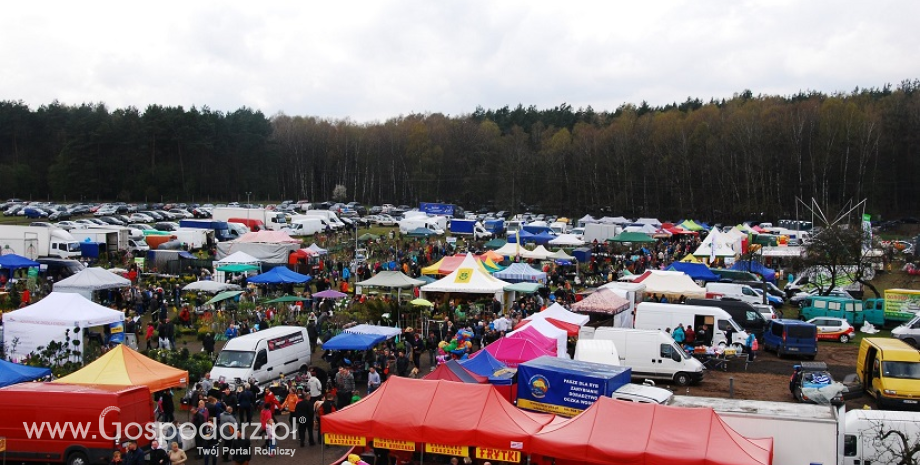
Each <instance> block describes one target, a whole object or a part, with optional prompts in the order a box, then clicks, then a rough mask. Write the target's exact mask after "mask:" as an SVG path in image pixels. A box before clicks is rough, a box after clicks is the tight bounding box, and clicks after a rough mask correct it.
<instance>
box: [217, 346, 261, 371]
mask: <svg viewBox="0 0 920 465" xmlns="http://www.w3.org/2000/svg"><path fill="white" fill-rule="evenodd" d="M255 357H256V353H255V352H244V351H241V350H222V351H220V355H218V356H217V361H216V362H214V366H215V367H221V368H249V367H251V366H252V361H253V359H255Z"/></svg>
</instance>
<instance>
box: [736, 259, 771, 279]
mask: <svg viewBox="0 0 920 465" xmlns="http://www.w3.org/2000/svg"><path fill="white" fill-rule="evenodd" d="M731 269H733V270H735V271H749V272H751V273H754V274H759V275H760V276H763V279H764V281H767V282H771V283H776V271H775V270H773V269H771V268H767V267H765V266H763V264H762V263H760V262H754V261H750V260H739V261H737V262H735V264H734V265H732V268H731Z"/></svg>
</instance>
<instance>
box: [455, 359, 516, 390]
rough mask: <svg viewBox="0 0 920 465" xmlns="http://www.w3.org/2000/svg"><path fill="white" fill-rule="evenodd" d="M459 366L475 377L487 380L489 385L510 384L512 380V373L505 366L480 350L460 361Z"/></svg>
mask: <svg viewBox="0 0 920 465" xmlns="http://www.w3.org/2000/svg"><path fill="white" fill-rule="evenodd" d="M460 365H462V366H463V368H466V369H467V370H470V371H472V372H473V373H476V374H477V375H482V376H485V377H487V378H489V383H490V384H495V385H503V384H511V383H512V380H513V378H514V372H513V371H509V370H508V366H507V365H505V364H504V363H502V362H500V361H499V360H498V359H497V358H495V357H493V356H492V354H490V353H488V352H486V351H484V350H480V351H479V352H477V353H476V354H475V355H474V356H473V357H472V358H468V359H466V360H461V361H460Z"/></svg>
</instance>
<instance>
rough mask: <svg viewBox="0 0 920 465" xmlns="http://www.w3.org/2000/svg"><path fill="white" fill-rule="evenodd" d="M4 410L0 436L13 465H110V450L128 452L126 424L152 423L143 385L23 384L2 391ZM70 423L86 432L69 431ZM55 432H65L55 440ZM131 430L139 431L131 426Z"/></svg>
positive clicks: (145, 442)
mask: <svg viewBox="0 0 920 465" xmlns="http://www.w3.org/2000/svg"><path fill="white" fill-rule="evenodd" d="M0 406H2V408H3V415H2V416H0V437H5V438H6V453H5V456H6V457H5V458H6V460H8V461H9V462H11V463H18V462H53V463H66V464H68V465H90V464H108V463H109V460H110V459H111V458H112V452H114V451H115V450H122V451H124V449H123V445H124V444H125V443H126V442H127V440H128V439H127V438H126V437H125V433H126V431H125V425H128V424H137V425H140V427H141V428H148V427H152V423H153V421H154V417H153V400H152V397H151V395H150V391H149V390H148V389H147V387H145V386H104V385H96V386H86V385H77V384H59V383H20V384H14V385H11V386H6V387H4V388H0ZM110 407H116V409H111V408H110ZM116 422H117V423H118V424H120V425H121V427H122V430H121V435H120V436H119V434H118V428H117V426H116ZM24 423H25V425H24ZM68 423H70V424H71V425H76V426H83V427H84V428H86V429H85V430H84V431H83V432H78V430H76V428H73V429H70V428H65V426H66V425H67V424H68ZM100 424H101V425H102V430H100ZM38 428H43V430H41V431H40V432H39V430H38ZM52 428H59V429H58V431H62V432H63V433H62V434H55V435H54V436H52V434H51V429H52ZM29 430H30V431H31V435H30V434H29V433H30V431H29ZM145 431H148V430H146V429H145ZM129 432H130V433H131V434H132V436H134V435H138V434H140V433H141V432H139V431H136V430H135V429H134V427H133V426H132V428H131V429H130V431H129ZM141 436H142V437H141V438H140V439H138V441H137V443H138V447H149V444H150V441H149V439H148V438H146V437H144V436H145V435H143V434H142V435H141ZM109 438H111V439H109Z"/></svg>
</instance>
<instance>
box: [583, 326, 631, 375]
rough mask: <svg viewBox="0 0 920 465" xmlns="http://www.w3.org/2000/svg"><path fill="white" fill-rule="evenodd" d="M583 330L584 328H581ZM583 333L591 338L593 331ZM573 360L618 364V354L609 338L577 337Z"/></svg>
mask: <svg viewBox="0 0 920 465" xmlns="http://www.w3.org/2000/svg"><path fill="white" fill-rule="evenodd" d="M587 329H594V328H587ZM583 330H585V329H584V328H583ZM585 333H586V334H588V335H589V336H590V337H591V338H593V337H594V336H593V331H592V332H590V333H589V332H588V331H587V330H585ZM575 360H580V361H582V362H591V363H605V364H607V365H616V366H619V365H620V354H619V352H617V346H616V344H614V343H613V341H611V340H609V339H589V338H588V336H585V337H579V338H578V344H576V345H575Z"/></svg>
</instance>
